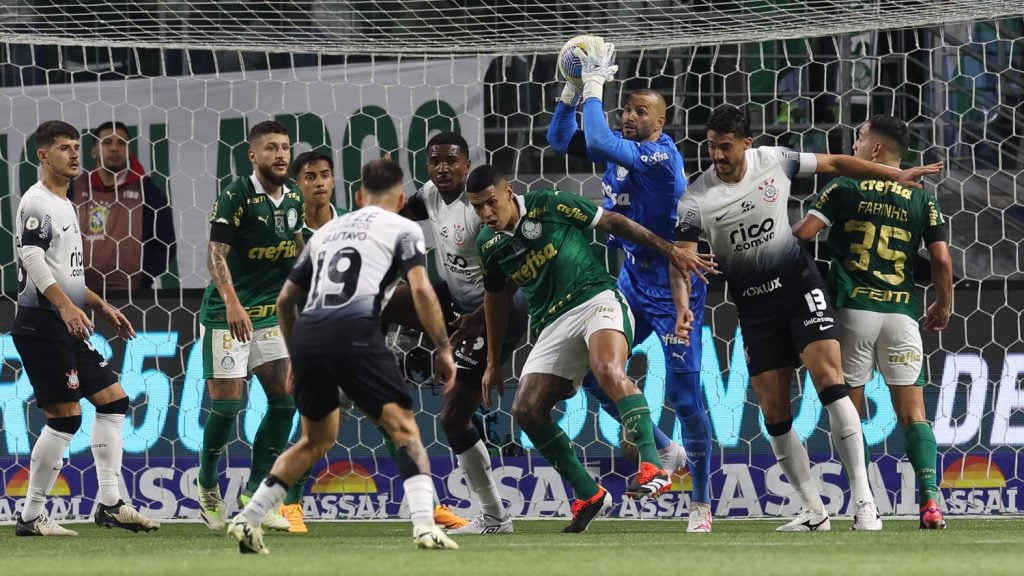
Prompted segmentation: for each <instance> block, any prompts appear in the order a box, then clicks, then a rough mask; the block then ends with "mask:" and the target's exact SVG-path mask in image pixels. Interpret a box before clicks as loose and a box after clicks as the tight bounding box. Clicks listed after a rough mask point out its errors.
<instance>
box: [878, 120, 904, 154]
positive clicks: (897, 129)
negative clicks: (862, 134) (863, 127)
mask: <svg viewBox="0 0 1024 576" xmlns="http://www.w3.org/2000/svg"><path fill="white" fill-rule="evenodd" d="M868 124H870V125H871V127H870V128H869V129H868V131H869V132H874V133H875V134H879V135H881V136H885V137H886V138H888V139H890V140H892V141H893V144H896V146H898V147H899V149H898V150H894V152H896V153H897V154H899V155H901V156H902V155H903V153H904V152H906V151H907V149H908V148H910V128H908V127H907V123H906V122H904V121H903V120H900V119H898V118H896V117H895V116H889V115H888V114H877V115H875V116H872V117H871V118H868Z"/></svg>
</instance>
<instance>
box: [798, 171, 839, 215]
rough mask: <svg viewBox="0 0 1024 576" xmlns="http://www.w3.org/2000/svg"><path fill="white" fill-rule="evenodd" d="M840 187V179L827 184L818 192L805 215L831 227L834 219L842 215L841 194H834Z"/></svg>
mask: <svg viewBox="0 0 1024 576" xmlns="http://www.w3.org/2000/svg"><path fill="white" fill-rule="evenodd" d="M841 185H842V179H841V178H836V179H834V180H832V181H831V182H829V183H828V185H826V186H825V188H823V189H822V190H821V192H818V195H817V196H816V197H815V198H814V201H813V204H812V205H811V209H810V210H808V211H807V213H808V214H810V215H811V216H814V217H815V218H817V219H819V220H821V221H822V222H824V223H825V225H826V226H831V225H832V222H834V221H835V219H836V217H837V216H839V215H840V214H842V206H841V204H842V197H843V194H842V193H839V194H835V193H834V192H835V190H836V189H837V188H840V187H841Z"/></svg>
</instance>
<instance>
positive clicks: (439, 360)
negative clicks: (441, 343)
mask: <svg viewBox="0 0 1024 576" xmlns="http://www.w3.org/2000/svg"><path fill="white" fill-rule="evenodd" d="M434 381H435V382H437V383H438V384H441V393H442V394H448V393H449V392H451V390H452V387H454V386H455V357H454V356H453V355H452V347H451V346H445V347H444V348H441V349H439V350H438V351H437V355H436V356H435V357H434Z"/></svg>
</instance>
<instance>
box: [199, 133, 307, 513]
mask: <svg viewBox="0 0 1024 576" xmlns="http://www.w3.org/2000/svg"><path fill="white" fill-rule="evenodd" d="M290 159H291V138H290V137H289V136H288V130H287V129H286V128H285V127H284V126H283V125H281V124H280V123H278V122H273V121H267V122H260V123H259V124H256V125H255V126H253V127H252V129H251V130H249V160H250V161H251V162H252V166H253V173H252V175H250V176H246V177H243V178H239V179H238V180H235V181H234V182H232V183H231V184H229V185H228V186H227V187H226V188H225V189H224V190H223V191H221V193H220V194H219V195H218V196H217V201H216V202H215V203H214V205H213V211H212V213H211V215H210V245H209V253H208V256H207V268H208V269H209V271H210V277H211V281H210V285H209V286H208V287H207V288H206V293H205V294H204V295H203V304H202V308H201V309H200V312H199V322H200V325H201V326H200V330H201V333H202V346H203V377H204V378H206V384H207V389H208V390H209V392H210V399H211V402H210V413H209V415H208V416H207V418H206V422H205V423H204V427H205V429H204V433H203V446H202V450H201V451H200V453H199V476H198V478H197V479H196V482H197V485H198V488H199V504H200V516H202V518H203V521H204V522H206V525H207V526H208V527H209V528H210V529H211V530H221V529H223V528H224V521H225V516H224V501H223V500H222V499H221V495H220V487H219V485H218V477H217V466H218V464H219V463H220V455H221V453H222V452H223V451H224V447H225V446H227V444H228V441H229V439H230V436H231V434H232V433H233V432H234V431H235V421H236V419H237V417H238V413H239V411H240V410H241V408H242V388H243V387H244V386H245V385H246V383H247V382H248V379H249V377H250V376H251V375H252V374H255V375H256V376H258V377H259V380H260V383H261V384H262V385H263V389H264V391H265V392H266V394H267V403H268V405H269V406H268V409H267V413H266V415H264V417H263V420H262V421H261V422H260V426H259V429H258V430H257V432H256V438H255V440H254V441H253V447H252V467H251V469H250V474H249V482H248V483H247V484H246V488H245V491H244V492H243V494H242V496H241V498H240V500H241V504H242V505H243V506H244V505H245V504H246V502H247V501H248V499H249V496H250V495H251V494H252V492H253V491H254V490H255V489H256V488H257V487H258V486H259V482H260V480H261V479H262V478H264V477H265V476H266V475H267V473H269V472H270V467H271V466H272V465H273V463H274V459H275V458H277V456H278V455H279V454H280V453H281V451H282V450H283V449H284V448H285V446H286V444H287V443H288V437H289V435H290V434H291V430H292V421H293V420H294V416H295V402H294V400H293V399H292V397H291V396H290V395H289V394H288V393H287V392H286V390H285V380H286V375H287V373H288V370H289V365H288V350H287V348H286V347H285V343H284V339H283V338H282V337H281V330H280V328H279V326H278V318H277V308H276V302H277V295H278V293H279V292H280V291H281V287H282V286H283V285H284V281H285V280H286V279H287V278H288V274H289V272H291V269H292V265H293V264H294V263H295V259H296V258H297V256H298V254H299V250H300V249H301V248H302V235H301V229H302V214H303V202H302V195H301V194H300V193H299V191H298V190H296V189H295V188H294V187H293V186H292V185H290V184H288V168H289V165H288V163H289V160H290ZM264 526H265V527H267V528H270V529H274V530H288V529H289V528H290V526H291V524H290V523H289V522H288V520H287V519H285V518H283V517H282V516H281V515H280V514H279V513H278V512H277V510H270V511H268V512H267V515H266V517H265V518H264Z"/></svg>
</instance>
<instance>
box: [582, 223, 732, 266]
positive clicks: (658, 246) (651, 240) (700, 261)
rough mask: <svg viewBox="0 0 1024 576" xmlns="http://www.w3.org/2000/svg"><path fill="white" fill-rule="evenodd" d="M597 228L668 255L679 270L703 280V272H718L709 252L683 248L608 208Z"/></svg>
mask: <svg viewBox="0 0 1024 576" xmlns="http://www.w3.org/2000/svg"><path fill="white" fill-rule="evenodd" d="M597 228H599V229H600V230H603V231H604V232H607V233H608V234H611V235H612V236H617V237H619V238H623V239H625V240H629V241H630V242H634V243H636V244H642V245H644V246H646V247H648V248H651V249H653V250H657V251H659V252H661V253H662V254H664V255H665V256H666V257H668V259H669V261H670V262H671V263H672V265H673V266H675V267H676V268H678V269H679V270H680V271H681V272H686V273H689V272H693V273H695V274H696V275H697V276H698V277H699V278H700V279H701V280H703V281H705V282H707V278H705V277H704V274H703V273H704V272H705V271H707V272H710V273H712V274H717V273H718V271H717V270H715V267H716V266H717V264H715V262H714V261H713V260H712V258H713V256H712V255H711V254H698V253H697V251H696V250H683V249H681V248H679V247H678V246H676V245H673V244H671V243H670V242H668V241H666V240H665V239H664V238H662V237H661V236H658V235H657V234H655V233H654V232H651V231H650V230H648V229H647V228H644V227H643V226H641V225H639V224H637V223H636V222H634V221H632V220H630V219H629V218H626V217H625V216H623V215H622V214H618V213H616V212H612V211H610V210H604V211H602V212H601V219H600V220H598V222H597Z"/></svg>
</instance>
